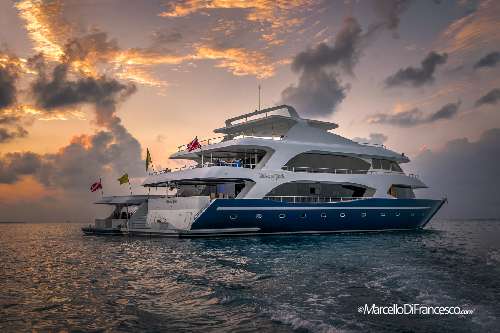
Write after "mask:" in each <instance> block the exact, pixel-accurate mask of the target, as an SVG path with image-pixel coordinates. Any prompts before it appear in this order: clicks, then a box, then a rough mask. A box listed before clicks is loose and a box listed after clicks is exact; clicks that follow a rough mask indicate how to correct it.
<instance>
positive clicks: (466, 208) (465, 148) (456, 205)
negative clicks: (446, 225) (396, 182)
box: [410, 128, 500, 218]
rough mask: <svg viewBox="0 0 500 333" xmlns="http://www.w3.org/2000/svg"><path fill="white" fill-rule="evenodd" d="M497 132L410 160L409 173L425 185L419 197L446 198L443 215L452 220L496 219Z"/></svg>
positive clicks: (499, 213) (499, 206)
mask: <svg viewBox="0 0 500 333" xmlns="http://www.w3.org/2000/svg"><path fill="white" fill-rule="evenodd" d="M499 147H500V128H494V129H490V130H487V131H485V132H484V133H483V134H482V135H481V137H480V139H479V140H478V141H476V142H471V141H469V140H468V139H465V138H464V139H457V140H453V141H450V142H448V143H447V144H446V146H445V147H444V149H442V150H440V151H435V152H434V151H430V150H427V151H425V152H423V153H421V154H420V155H419V156H417V157H416V158H414V159H413V162H412V163H411V165H410V166H411V167H412V169H413V170H412V171H415V172H416V173H418V174H419V175H420V177H421V178H422V180H423V181H424V182H425V183H427V184H429V185H430V186H431V187H430V189H425V190H419V191H423V192H424V193H422V195H428V196H430V197H435V198H442V197H447V198H448V200H449V203H448V205H446V206H445V207H444V212H443V214H445V215H447V216H449V217H455V218H477V217H483V218H488V217H496V218H498V217H500V196H499V195H498V189H499V188H500V178H499V177H498V165H499V164H500V148H499Z"/></svg>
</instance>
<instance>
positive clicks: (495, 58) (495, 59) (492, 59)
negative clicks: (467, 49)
mask: <svg viewBox="0 0 500 333" xmlns="http://www.w3.org/2000/svg"><path fill="white" fill-rule="evenodd" d="M499 62H500V52H491V53H488V54H487V55H485V56H484V57H482V58H481V59H479V60H478V62H476V64H475V65H474V69H478V68H482V67H495V66H496V65H497V64H498V63H499Z"/></svg>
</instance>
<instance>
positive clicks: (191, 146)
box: [187, 137, 201, 151]
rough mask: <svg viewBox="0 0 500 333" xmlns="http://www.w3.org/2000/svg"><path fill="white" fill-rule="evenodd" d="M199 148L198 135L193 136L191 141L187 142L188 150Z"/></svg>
mask: <svg viewBox="0 0 500 333" xmlns="http://www.w3.org/2000/svg"><path fill="white" fill-rule="evenodd" d="M198 148H201V145H200V143H199V142H198V137H195V138H194V139H193V141H191V142H190V143H188V144H187V149H188V151H192V150H195V149H198Z"/></svg>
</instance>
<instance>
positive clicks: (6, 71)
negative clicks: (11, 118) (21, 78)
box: [0, 64, 17, 109]
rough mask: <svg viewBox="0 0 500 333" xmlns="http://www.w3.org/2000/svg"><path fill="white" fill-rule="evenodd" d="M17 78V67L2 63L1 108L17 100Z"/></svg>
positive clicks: (0, 81) (0, 72) (0, 73)
mask: <svg viewBox="0 0 500 333" xmlns="http://www.w3.org/2000/svg"><path fill="white" fill-rule="evenodd" d="M16 80H17V74H16V72H15V69H14V68H12V66H9V65H6V66H2V65H1V64H0V109H4V108H7V107H10V106H12V105H13V104H14V103H15V102H16V92H17V89H16Z"/></svg>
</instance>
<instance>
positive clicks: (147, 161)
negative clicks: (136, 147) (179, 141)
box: [146, 148, 154, 171]
mask: <svg viewBox="0 0 500 333" xmlns="http://www.w3.org/2000/svg"><path fill="white" fill-rule="evenodd" d="M151 163H153V162H152V161H151V154H150V153H149V148H146V171H148V169H149V165H150V164H151ZM153 171H154V170H153Z"/></svg>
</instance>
